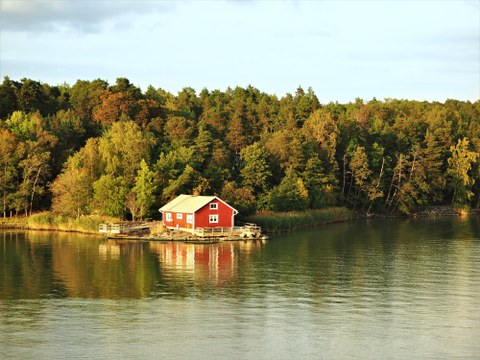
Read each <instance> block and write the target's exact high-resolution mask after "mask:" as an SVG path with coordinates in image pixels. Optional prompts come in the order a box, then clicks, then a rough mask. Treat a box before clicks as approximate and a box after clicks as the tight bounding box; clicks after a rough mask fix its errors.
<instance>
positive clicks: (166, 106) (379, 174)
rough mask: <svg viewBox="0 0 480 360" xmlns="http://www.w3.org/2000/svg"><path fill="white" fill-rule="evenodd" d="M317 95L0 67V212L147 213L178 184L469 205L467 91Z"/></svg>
mask: <svg viewBox="0 0 480 360" xmlns="http://www.w3.org/2000/svg"><path fill="white" fill-rule="evenodd" d="M320 100H321V99H320ZM320 100H319V99H318V98H317V96H316V95H315V93H314V92H313V90H312V89H311V88H309V89H307V90H306V91H305V90H304V89H303V88H301V87H298V88H297V89H296V91H295V93H294V94H286V95H285V96H282V97H278V96H276V95H275V94H273V95H272V94H267V93H264V92H262V91H260V90H258V89H256V88H254V87H252V86H248V87H246V88H242V87H236V88H234V89H232V88H227V89H226V90H225V91H220V90H212V91H209V90H207V89H203V90H202V91H201V92H200V93H199V94H197V93H196V92H195V90H194V89H192V88H189V87H186V88H184V89H183V90H182V91H180V92H178V93H177V94H176V95H174V94H172V93H170V92H168V91H165V90H163V89H161V88H159V89H155V88H154V87H152V86H150V87H148V88H147V89H146V91H144V92H142V91H141V89H140V88H138V87H136V86H135V85H133V84H131V83H130V81H129V80H128V79H126V78H118V79H117V80H116V83H115V84H114V85H110V84H109V83H108V82H107V81H104V80H100V79H98V80H93V81H86V80H78V81H77V82H76V83H75V84H74V85H72V86H70V85H68V84H63V85H55V86H52V85H48V84H45V83H41V82H39V81H35V80H31V79H21V80H20V81H14V80H11V79H9V78H8V77H5V78H4V80H3V83H2V84H1V85H0V196H1V199H0V200H1V203H0V210H1V213H2V214H3V217H11V216H28V215H30V214H32V213H34V212H37V211H44V210H51V211H52V212H54V213H56V214H60V215H63V216H69V217H76V218H78V217H81V216H85V215H109V216H116V217H122V218H129V219H141V218H152V217H153V218H157V217H158V216H159V214H158V208H159V207H160V206H161V205H162V204H164V203H165V202H167V201H169V200H170V199H172V198H174V197H175V196H177V195H179V194H182V193H184V194H192V193H193V194H211V195H217V196H220V197H221V198H222V199H224V200H226V201H228V202H229V203H231V204H232V205H233V206H234V207H236V208H237V209H238V210H239V211H240V212H241V213H243V214H252V213H254V212H255V211H261V210H274V211H290V210H305V209H319V208H325V207H331V206H346V207H348V208H349V209H352V210H354V211H358V212H365V213H384V214H385V213H389V214H390V213H391V214H411V213H412V212H415V211H418V210H421V209H424V208H425V207H427V206H432V205H447V204H448V205H452V206H454V207H459V208H476V209H478V208H479V207H480V155H479V154H480V101H479V100H477V101H476V102H474V103H471V102H469V101H457V100H447V101H445V102H444V103H439V102H426V101H424V102H420V101H411V100H397V99H384V100H383V101H379V100H376V99H375V98H374V99H372V100H370V101H368V102H366V101H363V100H362V99H358V98H357V99H356V100H355V102H352V103H348V104H339V103H332V102H331V103H328V104H322V103H321V102H320Z"/></svg>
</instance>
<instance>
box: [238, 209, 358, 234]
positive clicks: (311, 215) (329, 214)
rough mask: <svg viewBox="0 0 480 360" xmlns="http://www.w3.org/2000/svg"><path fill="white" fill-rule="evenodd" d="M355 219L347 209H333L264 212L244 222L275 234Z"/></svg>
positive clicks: (247, 218) (249, 217)
mask: <svg viewBox="0 0 480 360" xmlns="http://www.w3.org/2000/svg"><path fill="white" fill-rule="evenodd" d="M353 218H354V215H353V212H352V211H350V210H348V209H347V208H345V207H333V208H325V209H316V210H305V211H289V212H262V213H257V214H255V215H251V216H248V217H245V218H244V219H243V220H245V221H246V222H252V223H255V224H257V225H259V226H261V227H262V231H264V232H269V233H273V232H288V231H294V230H299V229H305V228H315V227H318V226H323V225H325V224H330V223H335V222H343V221H348V220H351V219H353Z"/></svg>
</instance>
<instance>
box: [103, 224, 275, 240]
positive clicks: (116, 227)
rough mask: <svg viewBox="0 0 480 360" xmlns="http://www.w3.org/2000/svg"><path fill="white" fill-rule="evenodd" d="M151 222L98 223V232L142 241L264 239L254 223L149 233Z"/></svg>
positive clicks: (108, 236) (112, 237) (108, 235)
mask: <svg viewBox="0 0 480 360" xmlns="http://www.w3.org/2000/svg"><path fill="white" fill-rule="evenodd" d="M152 226H154V224H153V223H143V224H140V223H117V224H100V226H99V232H100V233H102V234H105V236H106V237H107V238H111V239H119V238H122V239H128V240H144V241H182V242H197V243H207V242H220V241H237V240H245V239H266V238H267V237H266V236H264V235H262V229H261V228H260V226H257V225H255V224H245V225H243V226H234V227H214V228H197V229H195V230H193V229H168V230H167V231H165V232H163V233H161V234H156V235H155V234H153V235H152V234H151V231H150V229H151V227H152Z"/></svg>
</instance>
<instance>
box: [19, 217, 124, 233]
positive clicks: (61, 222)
mask: <svg viewBox="0 0 480 360" xmlns="http://www.w3.org/2000/svg"><path fill="white" fill-rule="evenodd" d="M19 220H20V221H19V223H20V225H21V226H22V225H23V227H26V228H28V229H31V230H57V231H76V232H83V233H96V234H98V225H99V224H101V223H105V222H120V220H119V219H116V218H109V217H102V216H82V217H80V218H78V219H76V218H69V217H65V216H57V215H54V214H52V213H51V212H41V213H37V214H33V215H31V216H29V217H28V218H23V219H19Z"/></svg>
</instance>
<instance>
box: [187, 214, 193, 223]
mask: <svg viewBox="0 0 480 360" xmlns="http://www.w3.org/2000/svg"><path fill="white" fill-rule="evenodd" d="M187 224H193V215H187Z"/></svg>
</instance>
